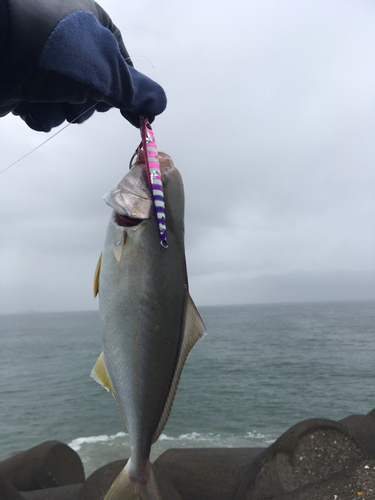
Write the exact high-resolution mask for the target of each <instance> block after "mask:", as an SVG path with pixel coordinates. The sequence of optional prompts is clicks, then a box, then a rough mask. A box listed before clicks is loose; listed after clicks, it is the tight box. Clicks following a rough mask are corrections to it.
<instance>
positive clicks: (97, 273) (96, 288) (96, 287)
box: [94, 252, 103, 297]
mask: <svg viewBox="0 0 375 500" xmlns="http://www.w3.org/2000/svg"><path fill="white" fill-rule="evenodd" d="M102 256H103V252H102V253H101V254H100V257H99V260H98V263H97V264H96V269H95V276H94V297H96V296H97V295H98V293H99V277H100V267H101V265H102Z"/></svg>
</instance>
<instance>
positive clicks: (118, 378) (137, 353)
mask: <svg viewBox="0 0 375 500" xmlns="http://www.w3.org/2000/svg"><path fill="white" fill-rule="evenodd" d="M159 163H160V170H161V176H162V183H163V188H164V201H165V213H166V220H167V221H168V248H165V247H163V246H162V245H161V244H160V236H159V232H158V221H157V216H156V212H155V210H154V206H153V200H152V195H151V191H150V186H149V181H148V173H147V170H146V165H145V163H144V158H142V155H141V154H138V157H137V159H136V161H135V163H134V164H133V166H131V169H130V170H129V172H128V173H127V174H126V175H125V176H124V178H123V179H122V180H121V181H120V182H119V183H118V184H117V185H116V186H115V188H114V189H113V190H112V191H111V192H110V193H108V194H107V195H106V196H105V201H106V203H107V204H108V205H109V206H110V207H111V208H112V209H113V211H112V214H111V216H110V220H109V223H108V227H107V233H106V237H105V243H104V249H103V252H102V255H101V257H100V259H99V262H98V266H97V269H96V272H95V278H94V295H97V294H99V310H100V315H101V318H102V324H103V352H102V353H101V355H100V356H99V358H98V360H97V362H96V364H95V366H94V368H93V371H92V374H91V375H92V377H93V378H94V379H95V380H96V381H97V382H99V383H100V384H101V385H102V386H103V387H105V388H106V389H107V390H109V391H112V393H113V396H114V397H115V399H116V401H117V403H118V406H119V408H120V411H121V413H122V416H123V419H124V422H125V425H126V428H127V430H128V433H129V439H130V458H129V460H128V462H127V464H126V466H125V467H124V469H123V470H122V471H121V472H120V474H119V475H118V477H117V478H116V479H115V481H114V483H113V484H112V486H111V488H110V489H109V491H108V493H107V495H106V497H105V500H120V499H121V500H136V499H137V500H143V499H145V500H146V499H147V500H162V499H161V496H160V493H159V491H158V487H157V483H156V480H155V476H154V473H153V470H152V465H151V463H150V450H151V446H152V444H153V443H155V442H156V441H157V439H158V438H159V436H160V434H161V432H162V430H163V428H164V426H165V424H166V422H167V420H168V417H169V414H170V412H171V409H172V405H173V401H174V398H175V395H176V391H177V386H178V383H179V380H180V377H181V373H182V370H183V367H184V364H185V361H186V358H187V356H188V354H189V352H190V350H191V349H192V347H193V346H194V345H195V343H196V342H197V341H198V340H199V339H200V338H202V337H203V336H204V334H205V331H206V329H205V325H204V322H203V320H202V318H201V316H200V314H199V312H198V310H197V308H196V306H195V304H194V302H193V300H192V299H191V297H190V294H189V287H188V276H187V269H186V260H185V247H184V188H183V182H182V178H181V174H180V172H179V171H178V170H177V168H176V167H175V166H174V164H173V161H172V159H171V158H170V156H168V155H167V154H165V153H159Z"/></svg>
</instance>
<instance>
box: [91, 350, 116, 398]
mask: <svg viewBox="0 0 375 500" xmlns="http://www.w3.org/2000/svg"><path fill="white" fill-rule="evenodd" d="M91 377H92V378H93V379H94V380H96V382H98V384H100V385H101V386H103V387H104V388H105V389H107V391H109V390H110V389H111V381H110V380H109V376H108V372H107V368H106V366H105V361H104V356H103V353H101V355H100V356H99V357H98V359H97V361H96V363H95V366H94V368H93V369H92V371H91ZM112 392H113V391H112ZM115 399H116V397H115Z"/></svg>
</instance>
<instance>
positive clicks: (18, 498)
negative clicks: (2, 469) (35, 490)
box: [0, 474, 24, 500]
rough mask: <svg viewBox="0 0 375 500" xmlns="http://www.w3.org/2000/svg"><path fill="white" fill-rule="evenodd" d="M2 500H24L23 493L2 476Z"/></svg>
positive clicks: (0, 494) (0, 499)
mask: <svg viewBox="0 0 375 500" xmlns="http://www.w3.org/2000/svg"><path fill="white" fill-rule="evenodd" d="M0 500H24V498H23V496H22V495H21V493H19V492H18V491H17V490H16V488H15V487H14V486H12V485H11V484H10V482H9V481H8V480H7V479H5V477H4V476H2V475H1V474H0Z"/></svg>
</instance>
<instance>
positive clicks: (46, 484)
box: [0, 441, 85, 491]
mask: <svg viewBox="0 0 375 500" xmlns="http://www.w3.org/2000/svg"><path fill="white" fill-rule="evenodd" d="M0 474H2V475H3V476H4V478H5V479H7V480H8V481H9V483H11V484H12V485H13V486H14V487H15V488H16V489H17V490H18V491H33V490H39V489H44V488H53V487H56V486H66V485H70V484H76V483H83V482H84V480H85V473H84V470H83V465H82V462H81V459H80V458H79V456H78V454H77V453H76V452H75V451H74V450H72V449H71V448H70V447H69V446H67V445H66V444H64V443H60V442H59V441H45V442H44V443H41V444H39V445H38V446H34V447H33V448H30V449H29V450H27V451H22V452H20V453H17V454H16V455H13V456H10V457H8V458H7V459H5V460H3V461H1V462H0Z"/></svg>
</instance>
